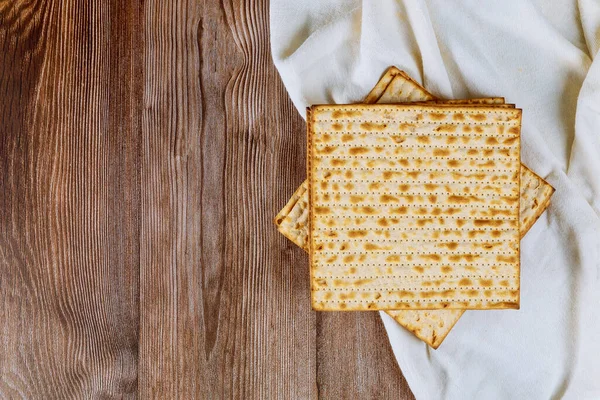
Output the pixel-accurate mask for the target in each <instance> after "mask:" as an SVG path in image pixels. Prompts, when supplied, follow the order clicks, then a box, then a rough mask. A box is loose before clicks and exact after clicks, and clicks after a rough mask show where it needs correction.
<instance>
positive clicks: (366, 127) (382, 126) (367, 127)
mask: <svg viewBox="0 0 600 400" xmlns="http://www.w3.org/2000/svg"><path fill="white" fill-rule="evenodd" d="M359 126H360V127H361V129H364V130H365V131H367V132H369V131H372V130H382V129H385V128H386V127H387V124H377V123H373V122H363V123H361V124H360V125H359Z"/></svg>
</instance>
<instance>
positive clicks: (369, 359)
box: [317, 312, 414, 399]
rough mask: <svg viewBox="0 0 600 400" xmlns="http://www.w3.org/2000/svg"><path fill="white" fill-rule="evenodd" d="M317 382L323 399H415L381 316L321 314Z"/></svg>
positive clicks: (319, 317)
mask: <svg viewBox="0 0 600 400" xmlns="http://www.w3.org/2000/svg"><path fill="white" fill-rule="evenodd" d="M318 315H319V316H318V318H317V331H318V336H317V369H318V377H317V382H318V386H319V397H320V398H323V399H348V398H359V399H414V396H413V394H412V392H411V391H410V388H409V387H408V383H407V382H406V380H405V379H404V376H402V372H401V371H400V368H399V367H398V364H397V362H396V359H395V358H394V354H393V353H392V348H391V346H390V343H389V340H388V338H387V334H386V332H385V328H384V327H383V322H382V321H381V318H380V317H379V313H377V312H320V313H318Z"/></svg>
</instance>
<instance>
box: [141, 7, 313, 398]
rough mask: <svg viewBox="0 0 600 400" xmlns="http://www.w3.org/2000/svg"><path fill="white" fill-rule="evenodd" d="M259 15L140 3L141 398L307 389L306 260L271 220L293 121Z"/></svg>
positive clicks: (287, 166)
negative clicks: (142, 54)
mask: <svg viewBox="0 0 600 400" xmlns="http://www.w3.org/2000/svg"><path fill="white" fill-rule="evenodd" d="M267 12H268V4H267V2H265V1H262V2H255V3H247V4H246V3H235V4H233V3H228V2H225V3H224V4H221V5H219V4H218V3H216V2H206V3H201V2H184V1H182V2H163V1H147V2H146V3H145V4H144V23H145V26H146V39H145V43H146V45H145V46H146V47H145V50H146V51H145V61H144V64H145V66H146V67H147V69H146V71H145V73H144V101H145V105H144V115H143V129H142V132H143V133H142V135H143V138H144V147H143V156H142V157H143V158H142V194H143V195H142V233H141V235H142V240H141V241H142V249H141V306H142V309H141V337H140V340H141V342H140V396H141V397H142V398H146V397H154V398H175V397H179V398H194V397H195V398H204V397H207V398H270V397H280V398H314V397H316V375H315V371H316V366H315V322H314V319H315V317H314V314H312V313H311V312H310V311H309V309H310V305H309V296H308V294H309V288H308V280H307V275H306V273H305V269H304V268H303V267H304V266H305V265H306V259H305V256H304V255H303V254H302V253H301V252H298V251H295V249H293V248H292V246H290V245H289V244H288V243H286V241H285V240H282V238H281V237H280V236H281V235H279V234H278V232H277V231H276V229H275V227H274V226H273V224H272V216H273V215H274V214H275V213H276V210H277V209H278V207H279V206H280V203H281V202H282V201H285V198H286V196H287V193H288V191H289V190H292V188H293V187H294V185H295V184H297V183H299V182H300V181H301V179H302V177H301V176H300V174H301V171H302V166H303V159H302V154H295V151H296V149H299V148H302V143H301V141H302V139H301V135H297V134H296V133H297V132H302V130H303V124H302V122H301V119H300V118H299V116H298V115H297V112H296V111H295V110H294V109H293V108H292V105H291V103H290V101H289V100H288V98H287V94H286V92H285V90H284V89H283V87H282V85H281V83H280V81H279V78H278V76H277V74H276V71H275V69H274V67H273V65H272V63H271V59H270V53H269V44H268V13H267ZM282 164H283V165H282ZM279 171H287V172H284V174H283V175H280V174H279ZM291 177H294V179H291ZM280 182H285V184H284V185H283V187H281V184H280Z"/></svg>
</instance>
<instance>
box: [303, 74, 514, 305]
mask: <svg viewBox="0 0 600 400" xmlns="http://www.w3.org/2000/svg"><path fill="white" fill-rule="evenodd" d="M392 83H393V81H392ZM520 121H521V110H519V109H499V108H494V107H492V106H488V107H468V106H455V107H447V106H438V105H410V106H408V105H370V106H367V105H338V106H332V105H324V106H313V107H312V108H311V109H310V113H309V117H308V121H307V124H308V131H309V135H308V136H309V137H308V150H309V152H308V182H309V186H308V187H309V190H308V191H309V209H310V211H309V219H310V227H309V229H310V230H309V232H310V235H309V255H310V261H311V262H310V264H311V277H312V284H311V288H312V304H313V308H314V309H316V310H390V309H393V310H398V309H444V308H456V309H469V308H470V309H492V308H518V306H519V181H520Z"/></svg>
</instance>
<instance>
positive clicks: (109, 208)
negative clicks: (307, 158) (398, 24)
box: [0, 0, 412, 399]
mask: <svg viewBox="0 0 600 400" xmlns="http://www.w3.org/2000/svg"><path fill="white" fill-rule="evenodd" d="M268 29H269V27H268V3H267V1H264V0H262V1H255V2H222V3H219V2H200V1H183V0H179V1H164V0H146V1H142V0H129V1H117V0H113V1H103V2H99V1H98V2H96V1H94V2H88V1H84V0H80V1H75V0H63V1H58V0H54V1H51V0H37V1H34V0H29V1H25V0H23V1H6V0H0V47H1V52H0V121H1V125H0V126H1V131H0V168H1V170H0V268H1V269H0V271H1V272H0V296H1V297H0V321H1V323H0V398H32V399H37V398H44V399H64V398H113V397H114V398H135V397H139V398H182V399H183V398H185V399H187V398H248V399H250V398H277V397H279V398H294V399H296V398H298V399H302V398H317V397H321V398H351V397H356V398H361V399H363V398H412V395H411V394H410V391H409V389H408V387H407V385H406V382H405V381H404V379H403V377H402V374H401V372H400V370H399V368H398V366H397V365H396V363H395V360H394V357H393V355H392V353H391V348H390V346H389V343H388V341H387V338H386V335H385V331H384V329H383V326H382V323H381V321H380V320H379V317H378V316H377V314H375V313H343V314H342V313H328V314H325V313H320V314H317V313H315V312H312V311H310V306H309V298H308V293H309V291H308V289H309V286H308V274H307V270H306V268H307V258H306V255H305V254H304V252H303V251H302V250H300V249H298V248H296V247H295V246H294V245H293V244H292V243H290V242H289V241H287V240H286V239H285V238H284V237H283V236H281V235H280V234H279V233H278V232H277V231H276V229H275V228H274V225H273V223H272V218H273V216H274V215H275V214H276V212H277V211H278V210H279V209H280V208H281V207H282V206H283V205H284V204H285V202H286V200H287V198H288V197H289V195H291V193H293V191H294V190H295V188H296V186H297V185H298V184H299V183H300V182H301V181H302V180H303V179H304V175H305V174H304V155H305V152H304V145H305V141H304V136H303V134H302V132H303V131H304V122H303V121H302V119H301V118H300V116H299V115H298V113H297V111H296V110H295V109H294V108H293V106H292V104H291V102H290V101H289V99H288V97H287V94H286V92H285V89H284V87H283V85H282V84H281V81H280V79H279V77H278V75H277V72H276V70H275V68H274V66H273V64H272V61H271V57H270V53H269V35H268Z"/></svg>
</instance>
